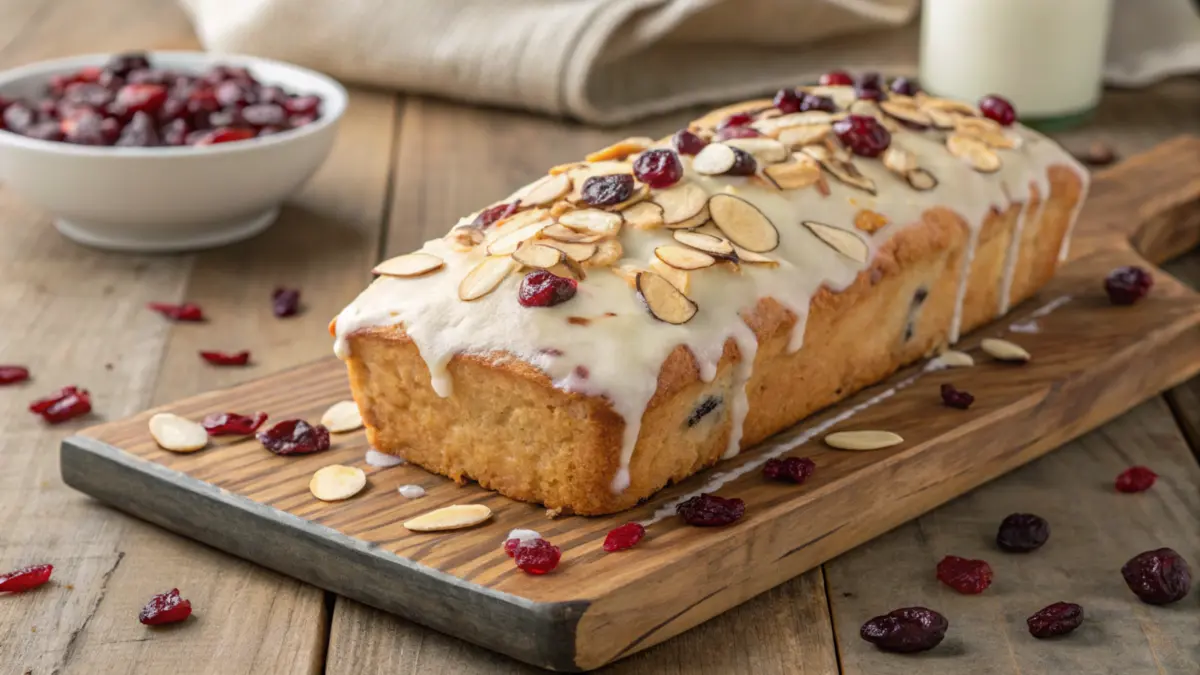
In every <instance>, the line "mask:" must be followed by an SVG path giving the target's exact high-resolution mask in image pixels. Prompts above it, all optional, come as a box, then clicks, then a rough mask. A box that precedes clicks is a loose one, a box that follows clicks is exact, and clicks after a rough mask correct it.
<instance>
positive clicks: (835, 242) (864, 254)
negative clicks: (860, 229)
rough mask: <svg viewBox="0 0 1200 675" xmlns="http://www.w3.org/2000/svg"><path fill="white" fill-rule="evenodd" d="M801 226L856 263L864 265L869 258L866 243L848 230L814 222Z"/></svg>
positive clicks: (806, 222) (805, 222) (807, 221)
mask: <svg viewBox="0 0 1200 675" xmlns="http://www.w3.org/2000/svg"><path fill="white" fill-rule="evenodd" d="M801 224H802V225H804V227H806V228H808V231H809V232H812V233H813V235H815V236H816V237H817V239H820V240H821V241H822V242H824V243H825V244H827V245H828V246H829V248H832V249H833V250H835V251H837V252H838V253H840V254H842V255H844V256H846V257H847V258H849V259H851V260H853V261H854V262H856V263H860V264H864V265H865V264H866V263H867V260H869V259H870V257H871V247H870V246H868V245H867V242H865V241H863V240H862V237H859V236H858V235H857V234H854V233H853V232H851V231H849V230H843V229H842V228H840V227H834V226H832V225H826V224H825V223H818V222H817V221H815V220H806V221H804V222H803V223H801Z"/></svg>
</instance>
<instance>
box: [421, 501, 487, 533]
mask: <svg viewBox="0 0 1200 675" xmlns="http://www.w3.org/2000/svg"><path fill="white" fill-rule="evenodd" d="M491 517H492V510H491V509H489V508H488V507H486V506H484V505H483V504H455V505H453V506H443V507H442V508H440V509H435V510H433V511H430V512H429V513H423V514H421V515H419V516H417V517H416V518H413V519H412V520H409V521H406V522H405V523H404V527H405V529H409V530H412V531H413V532H441V531H443V530H459V529H462V528H464V527H474V526H475V525H478V524H480V523H483V522H486V521H487V519H488V518H491Z"/></svg>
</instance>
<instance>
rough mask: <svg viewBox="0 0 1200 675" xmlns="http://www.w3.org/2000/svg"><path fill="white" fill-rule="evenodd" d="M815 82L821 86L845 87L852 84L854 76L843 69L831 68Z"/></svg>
mask: <svg viewBox="0 0 1200 675" xmlns="http://www.w3.org/2000/svg"><path fill="white" fill-rule="evenodd" d="M817 82H818V83H819V84H820V85H821V86H823V87H845V86H848V85H851V84H854V78H852V77H850V73H847V72H846V71H844V70H831V71H829V72H828V73H825V74H824V75H822V76H821V79H820V80H818V81H817Z"/></svg>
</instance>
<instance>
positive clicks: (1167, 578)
mask: <svg viewBox="0 0 1200 675" xmlns="http://www.w3.org/2000/svg"><path fill="white" fill-rule="evenodd" d="M1121 576H1123V577H1125V583H1126V584H1127V585H1128V586H1129V590H1131V591H1133V594H1134V595H1136V596H1138V599H1140V600H1141V601H1142V602H1144V603H1147V604H1150V605H1166V604H1169V603H1172V602H1175V601H1176V600H1182V599H1183V598H1184V596H1186V595H1187V594H1188V591H1190V590H1191V589H1192V570H1191V568H1190V567H1188V564H1187V561H1186V560H1184V559H1183V557H1182V556H1180V555H1179V554H1178V553H1176V552H1175V551H1173V550H1171V549H1169V548H1160V549H1158V550H1156V551H1146V552H1145V553H1139V554H1137V555H1136V556H1134V557H1133V558H1132V559H1130V561H1129V562H1127V563H1125V565H1124V566H1122V567H1121Z"/></svg>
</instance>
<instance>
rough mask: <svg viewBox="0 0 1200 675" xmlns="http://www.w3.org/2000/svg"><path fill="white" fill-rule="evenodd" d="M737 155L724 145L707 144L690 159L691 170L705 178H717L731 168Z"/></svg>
mask: <svg viewBox="0 0 1200 675" xmlns="http://www.w3.org/2000/svg"><path fill="white" fill-rule="evenodd" d="M736 161H737V155H735V154H734V152H733V148H731V147H730V146H728V145H725V144H724V143H709V144H708V145H706V146H704V148H703V149H702V150H701V151H700V152H698V153H696V156H695V157H694V158H692V169H694V170H695V171H696V173H699V174H703V175H705V176H719V175H721V174H723V173H725V172H726V171H729V170H730V169H732V168H733V164H734V162H736Z"/></svg>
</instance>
